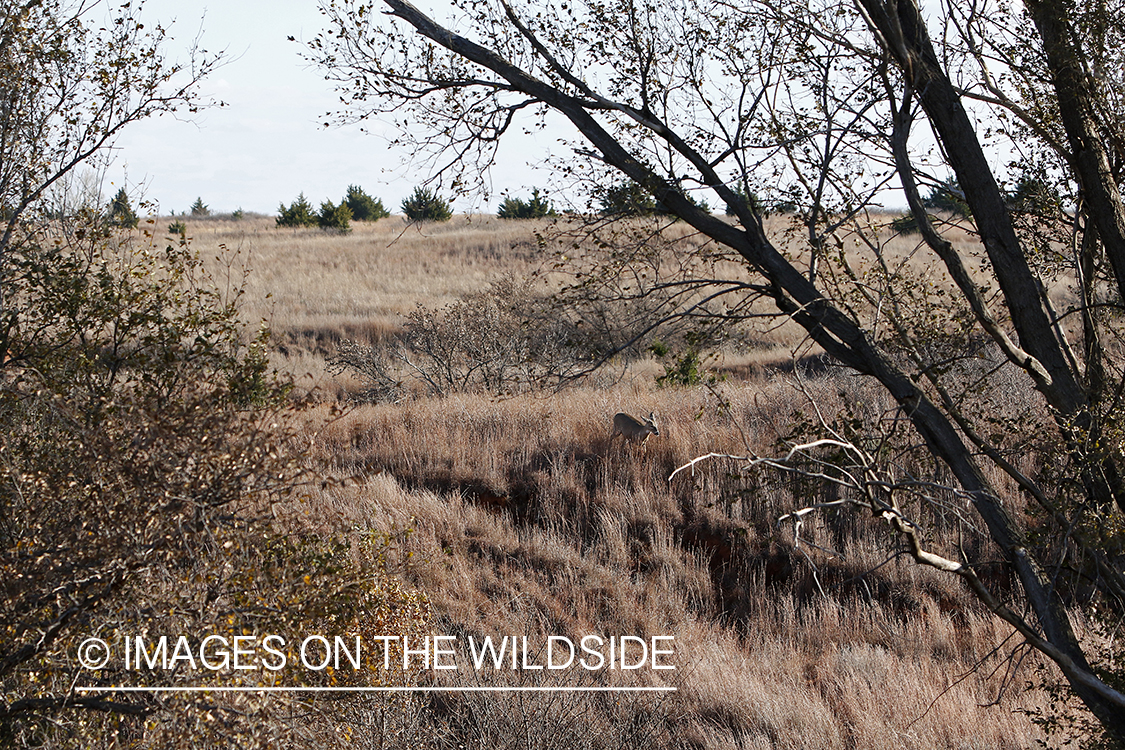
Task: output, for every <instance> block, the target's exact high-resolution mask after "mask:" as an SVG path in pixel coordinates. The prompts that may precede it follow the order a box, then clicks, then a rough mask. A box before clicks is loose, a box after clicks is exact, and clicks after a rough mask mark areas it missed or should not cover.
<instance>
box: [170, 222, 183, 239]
mask: <svg viewBox="0 0 1125 750" xmlns="http://www.w3.org/2000/svg"><path fill="white" fill-rule="evenodd" d="M168 232H169V233H170V234H178V235H180V237H186V236H187V224H185V223H184V222H183V221H182V220H180V219H176V220H175V221H173V222H172V223H171V224H169V225H168Z"/></svg>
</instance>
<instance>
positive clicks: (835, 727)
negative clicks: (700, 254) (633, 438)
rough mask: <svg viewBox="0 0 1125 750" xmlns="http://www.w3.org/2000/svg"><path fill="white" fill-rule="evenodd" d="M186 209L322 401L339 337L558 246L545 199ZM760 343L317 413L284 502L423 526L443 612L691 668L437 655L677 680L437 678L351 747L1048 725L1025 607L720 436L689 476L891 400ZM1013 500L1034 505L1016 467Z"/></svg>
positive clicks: (737, 740)
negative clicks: (669, 362) (308, 477)
mask: <svg viewBox="0 0 1125 750" xmlns="http://www.w3.org/2000/svg"><path fill="white" fill-rule="evenodd" d="M774 221H782V220H774ZM187 223H188V230H189V232H188V233H189V235H190V236H192V237H194V244H195V246H196V247H197V248H200V249H201V250H202V252H203V254H204V255H205V256H208V255H210V254H214V253H215V251H217V250H218V249H219V248H220V246H223V247H226V248H231V249H234V248H238V249H240V250H241V255H242V257H243V258H247V259H248V263H247V267H248V269H249V275H248V277H247V278H248V281H247V298H248V300H249V302H250V310H251V315H252V316H253V317H254V318H263V319H267V320H268V321H269V322H270V323H271V325H272V327H273V331H274V341H275V343H276V350H275V351H274V353H273V356H274V358H275V359H274V361H275V362H276V363H277V364H279V365H281V366H284V367H286V368H287V369H290V370H291V371H293V372H295V373H297V374H299V375H305V376H307V377H308V378H309V382H310V383H311V384H312V385H314V386H316V387H318V388H320V390H321V392H322V393H323V394H325V395H326V396H327V398H326V399H325V400H326V401H336V400H337V399H343V398H345V397H346V396H347V394H348V393H350V392H355V391H356V390H357V387H358V386H357V384H356V383H354V382H352V381H349V380H348V378H347V377H343V378H339V379H332V378H328V377H326V376H325V375H324V372H323V362H324V357H325V356H326V355H329V354H331V353H332V351H333V350H334V347H335V345H336V344H337V343H338V342H339V341H341V340H343V339H348V338H350V339H357V340H361V341H365V342H369V343H377V342H378V341H380V340H382V339H383V338H385V337H387V336H390V335H392V334H393V333H394V332H395V331H396V330H398V328H399V327H400V326H401V325H402V320H403V316H404V315H406V314H408V313H409V312H410V311H411V310H412V309H413V308H414V307H415V305H417V304H425V305H427V306H429V307H431V308H433V307H438V306H441V305H444V304H447V303H450V302H453V301H456V300H458V299H460V298H461V297H463V296H464V295H466V294H469V293H472V292H476V291H480V290H482V289H484V288H485V287H487V286H488V285H489V284H490V283H492V282H493V281H495V280H496V279H497V278H499V277H500V276H502V275H503V274H508V273H514V274H516V275H521V274H531V273H533V272H535V271H537V270H542V269H543V268H544V266H545V263H546V261H547V260H548V259H549V251H545V250H543V249H542V248H541V246H540V243H539V238H538V237H537V234H536V233H537V232H542V231H544V229H545V227H546V223H545V222H512V221H499V220H496V219H494V218H491V217H471V218H465V217H458V218H456V219H454V220H453V221H451V222H449V223H447V224H438V225H425V226H423V227H421V228H418V227H408V226H406V225H405V224H404V223H403V222H402V221H401V220H400V219H397V218H394V219H390V220H382V221H379V222H377V223H375V224H356V225H354V226H355V230H354V231H353V232H352V233H351V234H348V235H339V234H327V233H322V232H319V231H317V230H299V231H294V230H288V229H277V228H275V227H274V226H273V225H272V220H266V219H254V220H243V221H241V222H225V221H208V222H193V221H192V220H190V219H188V220H187ZM672 231H681V232H686V229H683V228H674V229H673V230H672ZM971 240H972V238H971V237H970V236H969V235H967V234H966V235H965V236H964V237H963V238H961V239H960V241H962V242H966V243H967V242H971ZM895 242H898V243H900V244H899V245H897V246H896V249H895V253H897V256H896V257H898V258H899V259H900V260H901V263H900V266H901V268H903V269H908V270H909V271H910V272H911V273H916V274H919V275H922V276H925V275H927V274H932V275H934V276H935V277H940V276H941V274H940V272H938V271H934V270H933V268H932V264H929V263H928V262H927V261H926V260H925V259H924V258H923V257H921V254H920V253H917V252H915V248H914V246H913V245H912V244H911V241H910V240H895ZM545 256H548V257H545ZM856 262H857V266H858V265H860V264H861V258H859V257H857V259H856ZM544 278H546V279H547V281H545V284H546V285H547V286H548V287H549V286H550V284H551V283H552V281H551V280H550V277H549V275H548V276H545V277H544ZM939 281H940V279H939ZM941 283H948V282H947V281H945V282H941ZM758 340H759V345H757V346H755V347H752V348H729V349H726V350H722V351H720V352H718V353H717V356H716V358H715V359H713V360H709V364H710V366H711V367H712V368H713V369H716V370H719V371H723V372H726V373H728V374H730V375H731V376H732V377H731V378H730V379H729V380H728V381H727V382H726V383H723V384H721V385H719V386H718V387H717V388H715V389H708V388H705V387H680V388H657V387H655V385H654V378H655V375H658V374H660V371H661V366H660V364H659V363H657V362H654V361H653V360H651V359H648V360H644V359H642V360H640V361H638V362H633V363H632V364H631V365H630V366H629V367H627V368H626V367H625V366H624V365H623V364H621V363H617V364H615V365H613V366H612V367H611V368H610V371H609V372H608V373H607V374H605V375H603V376H602V377H601V378H600V379H591V380H588V381H586V382H585V383H584V384H583V385H581V386H579V387H575V388H571V389H569V390H566V391H564V392H561V393H556V394H535V393H528V394H521V395H518V396H514V397H511V398H504V399H498V398H489V397H486V396H482V395H478V394H454V395H450V396H447V397H445V398H440V399H438V398H417V399H412V400H408V401H406V402H404V403H401V404H369V405H356V406H351V407H348V408H347V409H346V410H345V411H344V412H343V413H342V414H341V413H339V412H338V411H337V407H336V406H334V405H332V404H330V403H322V404H320V405H319V406H317V407H315V408H314V409H313V410H312V411H310V412H307V413H306V414H305V417H304V418H305V419H306V420H307V421H306V422H305V424H304V425H303V428H302V429H301V430H300V431H299V434H298V436H297V438H296V440H297V444H298V447H299V448H300V450H301V451H302V452H303V453H304V455H305V456H306V457H307V461H308V463H309V465H310V467H313V468H314V469H315V470H316V471H317V472H319V473H320V475H322V476H323V477H324V478H325V481H323V482H321V483H319V484H316V485H314V486H310V487H309V488H308V489H307V490H306V492H305V493H304V494H303V495H302V496H300V497H297V498H293V499H292V500H290V501H287V502H286V503H283V504H281V506H279V508H278V509H277V513H278V515H279V518H282V519H288V520H286V521H285V522H287V523H298V522H299V523H300V524H302V525H305V526H311V527H313V528H323V529H324V530H326V531H327V530H333V531H336V530H341V529H347V530H352V531H353V532H357V533H367V532H376V533H392V532H399V531H403V530H410V532H411V533H410V535H409V538H408V541H405V542H403V546H402V548H401V549H400V550H398V552H399V553H400V559H401V564H402V565H403V567H404V570H405V571H406V572H405V573H404V575H405V576H406V580H407V581H408V582H409V584H410V585H412V586H414V587H416V588H417V589H419V590H420V591H422V592H424V593H425V595H426V596H427V597H428V599H429V602H430V605H431V607H432V610H433V618H434V621H435V623H436V625H435V632H447V633H457V634H465V635H475V636H484V635H493V636H496V635H520V636H524V635H526V636H528V637H529V638H532V639H535V638H538V639H540V640H542V639H543V638H545V637H546V636H547V635H560V636H566V637H571V638H575V637H581V636H582V635H585V634H590V633H597V634H605V635H609V634H629V635H636V636H641V637H650V636H655V635H674V636H675V656H674V663H675V665H676V669H675V670H674V671H669V672H660V673H657V672H653V671H648V670H642V671H641V672H638V673H632V674H626V673H624V672H620V671H616V672H609V671H600V672H594V673H589V674H577V675H574V674H569V673H568V674H567V675H563V676H559V675H548V676H542V675H534V674H528V673H525V672H518V673H513V672H504V671H497V672H483V673H482V672H474V671H466V670H464V669H461V670H458V671H456V672H453V673H438V672H435V673H433V675H431V676H428V677H427V678H426V680H429V681H431V682H432V684H435V685H445V686H455V685H480V684H488V685H510V684H514V683H515V682H518V681H520V680H523V681H524V682H522V683H520V684H525V685H526V684H529V683H527V682H526V681H528V680H548V679H553V680H562V681H564V683H565V684H571V685H601V686H607V685H623V684H633V681H639V682H640V683H644V684H653V685H669V686H673V687H676V688H677V692H675V693H670V694H661V695H650V694H641V695H639V696H638V695H622V697H615V696H609V697H607V696H606V695H604V694H593V695H588V694H563V696H562V697H559V696H558V695H557V694H552V695H549V696H540V695H537V694H536V695H532V694H522V693H521V694H514V693H513V694H495V693H489V694H479V693H466V694H440V695H439V696H438V697H434V698H433V699H429V700H427V699H416V700H406V701H403V702H401V703H397V704H394V706H393V707H392V708H391V709H389V710H391V711H392V713H394V715H395V716H396V717H398V718H397V719H396V722H397V723H395V728H394V729H393V731H391V734H389V735H388V734H387V732H388V731H390V730H388V729H387V727H388V726H389V725H388V724H387V721H386V710H388V709H386V706H384V707H383V708H376V707H374V705H373V704H372V705H371V706H368V707H366V708H362V707H361V709H358V713H357V715H356V718H355V725H354V728H355V730H356V731H355V733H353V735H352V740H351V743H352V745H351V746H356V747H386V746H397V745H398V744H400V743H401V744H410V745H412V746H419V747H421V746H433V747H452V746H473V747H491V746H495V747H517V746H518V747H524V748H532V747H534V748H553V747H559V748H564V747H565V748H571V747H668V748H672V747H676V748H680V747H692V748H696V747H698V748H704V747H706V748H728V747H729V748H857V747H858V748H863V747H906V748H938V747H941V748H976V747H980V748H1024V747H1029V746H1032V745H1033V744H1034V743H1035V742H1036V741H1037V740H1038V739H1041V735H1040V734H1039V731H1038V729H1037V728H1036V727H1034V726H1033V725H1032V723H1031V722H1030V721H1029V720H1028V718H1027V717H1026V716H1025V715H1023V714H1021V713H1019V711H1020V710H1021V709H1025V708H1037V707H1042V706H1044V705H1045V704H1046V702H1047V699H1046V697H1045V696H1044V695H1043V694H1042V693H1041V692H1038V691H1036V690H1029V689H1024V688H1025V683H1026V682H1027V681H1028V679H1029V678H1028V674H1027V669H1028V665H1029V664H1030V663H1031V661H1032V660H1025V662H1020V661H1019V660H1018V659H1013V660H1012V661H1010V662H1009V661H1007V660H1008V659H1009V657H1013V656H1017V657H1018V656H1019V653H1020V652H1018V651H1017V650H1016V649H1015V647H1014V641H1011V640H1009V636H1010V630H1009V629H1007V628H1006V627H1005V626H1003V625H1002V624H1001V623H999V622H998V621H997V620H995V619H994V618H992V617H991V616H989V615H988V613H987V612H985V611H983V610H982V609H981V607H980V606H979V605H977V604H976V603H975V601H974V600H973V599H972V597H970V596H969V595H968V594H967V593H966V592H965V591H964V590H963V589H962V588H961V587H960V585H959V584H958V583H956V582H955V581H953V580H951V579H949V578H948V577H943V576H941V575H939V574H937V573H936V572H933V571H931V570H928V569H922V568H919V567H917V566H915V565H913V564H911V563H910V562H908V561H907V560H905V559H904V558H903V557H902V556H900V555H899V554H898V552H899V550H898V549H897V548H896V547H895V546H894V544H893V542H892V541H891V540H890V539H889V538H888V536H887V535H886V534H885V533H884V530H883V529H882V527H881V526H880V525H879V524H878V523H877V522H876V521H875V520H873V519H870V518H865V517H861V516H860V515H858V514H854V513H837V514H822V515H813V516H810V517H809V518H808V520H807V522H806V524H805V526H804V528H803V529H802V541H801V544H800V545H798V544H796V543H795V539H794V536H793V533H792V529H791V528H789V527H779V526H778V525H777V523H776V521H777V519H778V518H779V517H780V516H781V515H783V514H785V513H787V512H790V511H792V510H794V509H795V508H798V507H801V506H804V505H806V504H809V503H811V502H814V501H815V500H816V499H817V498H819V497H821V495H820V494H817V493H823V492H824V490H823V488H816V487H810V486H809V484H808V483H806V482H801V481H796V480H794V479H793V478H791V477H787V476H784V475H780V474H776V473H768V472H767V473H763V472H748V471H746V470H745V469H746V465H745V462H740V461H737V460H733V459H723V458H715V459H711V460H708V461H705V462H702V463H700V464H698V465H697V466H696V467H695V468H694V469H693V470H690V471H684V472H681V473H680V474H679V475H677V476H676V478H675V479H674V480H672V481H669V476H670V475H671V474H672V472H673V471H674V470H675V469H677V468H678V467H681V466H683V465H684V464H686V463H688V462H689V461H691V460H692V459H694V458H696V457H698V456H702V455H705V454H708V453H719V454H730V455H734V456H745V455H748V454H751V453H753V454H757V455H773V454H775V453H776V452H777V451H778V449H779V445H780V440H781V438H783V437H784V436H786V435H788V434H789V433H790V432H791V431H792V429H793V426H794V424H795V423H797V422H798V421H799V420H800V419H801V418H802V417H801V414H802V413H805V414H807V413H808V412H809V411H810V405H811V404H813V403H815V404H816V406H817V408H819V409H820V411H821V412H822V413H824V414H826V415H829V417H832V416H835V415H837V414H841V413H843V412H845V411H849V410H850V411H849V413H856V412H857V411H859V412H861V413H862V416H865V417H866V418H869V419H872V420H877V419H878V418H879V416H880V415H883V414H891V413H893V409H892V408H891V407H892V405H891V404H890V403H889V401H888V400H887V398H886V397H885V396H884V395H883V394H882V393H881V391H879V390H878V389H875V388H873V387H872V386H871V384H870V383H867V382H865V381H864V380H863V379H861V378H858V377H855V376H853V375H849V374H848V373H846V372H844V371H842V370H839V369H834V368H831V367H829V368H827V369H824V368H823V366H822V365H819V364H818V365H817V366H816V367H815V368H813V369H808V370H806V369H803V368H802V367H801V366H795V365H794V364H793V359H794V356H795V355H798V356H800V355H816V354H817V351H816V350H815V348H811V347H808V346H807V345H806V343H805V342H804V339H803V336H801V335H800V334H799V333H797V332H795V331H794V330H793V329H792V328H790V327H786V326H779V327H774V328H771V329H770V330H768V331H764V332H762V333H761V335H760V336H759V337H758ZM717 394H721V396H722V400H721V401H720V399H719V398H718V396H717ZM1017 407H1018V404H1017V405H1013V406H1012V408H1017ZM618 411H626V412H630V413H632V414H634V415H644V414H648V413H649V412H650V411H652V412H655V414H656V416H657V422H658V425H659V428H660V436H659V437H650V439H649V440H648V441H647V443H645V444H644V445H630V444H623V442H622V441H620V440H618V441H617V442H613V441H611V439H610V433H611V419H612V416H613V414H614V413H616V412H618ZM934 478H935V479H937V480H940V479H941V477H934ZM1002 486H1003V485H1002ZM1009 501H1010V503H1011V505H1012V507H1014V508H1017V509H1018V508H1019V507H1021V504H1022V502H1023V501H1022V500H1021V499H1020V497H1019V495H1018V493H1016V492H1014V491H1013V492H1012V494H1011V497H1010V498H1009ZM943 512H944V511H943V510H941V509H931V508H920V509H919V513H927V514H931V515H928V516H927V520H929V521H930V522H931V523H932V525H933V527H934V528H935V529H937V530H939V531H940V530H942V529H947V528H953V525H952V524H953V521H949V522H948V523H949V525H943V524H945V523H946V521H944V520H943V516H942V513H943ZM962 541H964V540H962ZM969 543H971V540H970V541H969ZM998 583H999V584H1001V585H1002V584H1003V581H1002V580H1000V581H998ZM567 681H569V682H567ZM427 684H429V683H427ZM365 705H366V704H365ZM387 705H389V704H387ZM380 712H382V713H380ZM380 717H382V718H380ZM380 722H382V723H380ZM388 737H389V738H390V739H388Z"/></svg>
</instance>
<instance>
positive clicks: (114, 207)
mask: <svg viewBox="0 0 1125 750" xmlns="http://www.w3.org/2000/svg"><path fill="white" fill-rule="evenodd" d="M109 223H110V225H111V226H115V227H121V228H123V229H136V228H137V224H139V223H140V219H138V218H137V213H136V212H135V211H134V210H133V206H132V205H131V204H130V203H129V194H128V193H126V192H125V188H121V189H120V190H118V191H117V195H115V196H114V197H113V201H112V202H111V203H110V204H109Z"/></svg>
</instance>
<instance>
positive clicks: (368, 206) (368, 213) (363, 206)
mask: <svg viewBox="0 0 1125 750" xmlns="http://www.w3.org/2000/svg"><path fill="white" fill-rule="evenodd" d="M341 203H344V204H346V205H347V207H348V208H350V209H351V211H352V218H353V219H355V220H356V221H378V220H379V219H385V218H387V217H388V216H390V215H391V212H390V211H388V210H387V209H386V208H384V207H383V201H381V200H379V199H378V198H372V197H371V196H370V195H368V194H367V193H365V192H364V191H363V188H361V187H359V186H358V185H348V194H347V195H346V196H344V200H342V201H341Z"/></svg>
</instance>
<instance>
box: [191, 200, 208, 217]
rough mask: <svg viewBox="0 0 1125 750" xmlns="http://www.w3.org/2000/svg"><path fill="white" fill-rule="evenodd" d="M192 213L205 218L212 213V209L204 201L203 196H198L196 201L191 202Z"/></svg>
mask: <svg viewBox="0 0 1125 750" xmlns="http://www.w3.org/2000/svg"><path fill="white" fill-rule="evenodd" d="M191 215H192V216H198V217H200V218H203V217H205V216H210V215H211V209H210V208H208V207H207V204H206V203H204V202H203V199H202V198H196V199H195V203H192V204H191Z"/></svg>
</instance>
